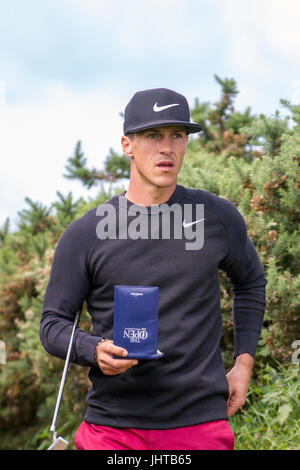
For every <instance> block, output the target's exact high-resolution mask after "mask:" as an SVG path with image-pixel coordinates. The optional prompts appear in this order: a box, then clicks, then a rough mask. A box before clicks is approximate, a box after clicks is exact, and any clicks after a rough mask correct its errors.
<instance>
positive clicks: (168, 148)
mask: <svg viewBox="0 0 300 470" xmlns="http://www.w3.org/2000/svg"><path fill="white" fill-rule="evenodd" d="M172 151H173V146H172V141H171V138H170V137H168V136H166V137H164V138H163V139H162V140H161V145H160V153H164V154H165V155H169V154H170V153H172Z"/></svg>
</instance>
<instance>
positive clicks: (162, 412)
mask: <svg viewBox="0 0 300 470" xmlns="http://www.w3.org/2000/svg"><path fill="white" fill-rule="evenodd" d="M200 130H201V126H200V125H198V124H195V123H191V122H190V114H189V107H188V103H187V101H186V99H185V97H184V96H182V95H181V94H178V93H176V92H174V91H172V90H168V89H153V90H144V91H140V92H137V93H136V94H135V95H134V96H133V98H132V99H131V100H130V102H129V103H128V105H127V107H126V110H125V121H124V135H123V137H122V146H123V151H124V154H125V155H126V156H127V157H129V158H130V159H131V173H130V182H129V187H128V190H127V192H125V193H123V194H121V195H120V196H115V197H113V198H112V199H111V201H109V203H108V204H106V205H100V206H99V207H98V208H97V209H96V208H95V209H93V210H91V211H89V212H88V213H87V214H86V215H84V216H83V217H81V218H80V219H79V220H76V221H75V222H73V223H72V224H71V225H70V226H69V227H68V228H67V229H66V231H65V232H64V234H63V235H62V237H61V239H60V241H59V243H58V245H57V248H56V251H55V256H54V260H53V265H52V269H51V275H50V280H49V284H48V287H47V290H46V294H45V301H44V309H43V314H42V319H41V341H42V343H43V345H44V347H45V349H46V350H47V351H48V352H49V353H50V354H53V355H55V356H58V357H61V358H65V356H66V350H67V347H68V342H69V338H70V334H71V329H72V324H73V320H74V315H75V312H76V311H77V310H78V309H80V308H81V305H82V303H83V301H84V300H86V302H87V308H88V312H89V313H90V315H91V317H92V324H93V332H92V334H88V333H87V332H84V331H83V330H81V329H80V328H77V330H76V334H75V341H74V347H73V352H72V356H71V360H72V361H73V362H74V363H77V364H80V365H83V366H88V367H90V372H89V378H90V380H91V382H92V387H91V389H90V390H89V392H88V395H87V403H88V407H87V411H86V413H85V416H84V420H83V422H82V424H81V425H80V426H79V428H78V430H77V432H76V435H75V444H76V447H77V448H78V449H103V450H104V449H106V450H109V449H114V450H118V449H132V450H133V449H138V450H143V449H156V450H162V449H164V450H175V449H187V450H193V449H220V450H221V449H233V445H234V439H233V435H232V432H231V429H230V427H229V425H228V418H229V417H230V416H231V415H232V414H234V413H235V412H236V411H237V410H238V409H239V408H240V407H241V406H242V405H243V404H244V402H245V400H246V394H247V391H248V387H249V381H250V375H251V369H252V366H253V362H254V358H255V352H256V348H257V342H258V338H259V335H260V331H261V328H262V321H263V316H264V310H265V285H266V279H265V274H264V269H263V267H262V264H261V263H260V261H259V258H258V256H257V253H256V251H255V248H254V246H253V244H252V242H251V241H250V239H249V237H248V236H247V230H246V226H245V222H244V220H243V218H242V216H241V215H240V213H239V212H238V210H237V209H236V208H235V206H234V205H233V204H232V203H231V202H229V201H227V200H225V199H223V198H220V197H218V196H216V195H214V194H212V193H210V192H208V191H203V190H192V189H188V188H184V187H182V186H180V185H178V184H177V176H178V173H179V171H180V168H181V166H182V162H183V158H184V155H185V152H186V147H187V142H188V135H189V134H190V133H195V132H199V131H200ZM124 202H125V204H124ZM104 208H105V210H103V209H104ZM110 208H111V209H112V210H110ZM153 208H156V209H158V211H156V214H159V215H158V216H159V222H160V225H159V226H157V225H156V226H155V228H154V229H153V227H151V222H152V215H153V212H152V209H153ZM133 209H135V210H136V209H139V210H140V211H141V213H143V217H144V218H143V217H141V219H139V224H135V225H132V224H133V221H134V214H135V213H136V212H137V210H136V212H134V210H133ZM107 214H108V216H107ZM178 214H179V217H178ZM105 217H106V218H105ZM155 220H156V221H157V220H158V219H155ZM124 221H125V222H124ZM166 221H168V222H170V221H171V222H170V225H169V226H168V227H167V228H168V230H166V229H165V227H163V226H162V225H163V223H165V222H166ZM149 222H150V223H149ZM130 224H131V225H130ZM137 225H140V227H139V230H140V232H138V230H137ZM104 226H106V232H105V230H104V228H103V227H104ZM132 227H135V228H136V231H135V233H134V234H133V231H132ZM145 227H146V229H145ZM157 227H158V228H157ZM127 229H128V230H127ZM130 230H131V231H130ZM218 269H222V270H223V271H225V272H226V274H227V276H228V278H229V280H230V282H231V284H232V288H233V293H234V307H233V319H234V333H235V345H234V346H235V347H234V358H235V365H234V367H233V368H232V369H231V370H230V371H229V373H228V374H227V376H226V375H225V370H224V364H223V360H222V355H221V351H220V340H221V336H222V319H221V309H220V291H219V284H218ZM115 285H128V286H158V287H159V317H158V344H159V348H160V349H161V350H162V351H163V353H164V356H163V357H162V358H160V359H157V360H139V361H137V360H136V359H126V354H127V351H126V350H124V349H123V348H121V347H119V346H118V345H115V344H113V340H112V338H113V313H114V298H113V297H114V286H115ZM115 355H117V356H123V358H120V359H118V358H116V357H115Z"/></svg>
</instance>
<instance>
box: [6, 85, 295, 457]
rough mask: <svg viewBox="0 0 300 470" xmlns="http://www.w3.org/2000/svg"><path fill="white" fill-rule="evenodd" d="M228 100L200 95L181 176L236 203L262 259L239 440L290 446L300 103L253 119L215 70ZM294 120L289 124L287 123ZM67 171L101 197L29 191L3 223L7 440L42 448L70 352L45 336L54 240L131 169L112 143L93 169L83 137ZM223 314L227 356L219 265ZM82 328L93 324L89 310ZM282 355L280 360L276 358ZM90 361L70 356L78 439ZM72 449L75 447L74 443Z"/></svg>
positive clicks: (62, 428) (62, 417)
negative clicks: (257, 325) (42, 327)
mask: <svg viewBox="0 0 300 470" xmlns="http://www.w3.org/2000/svg"><path fill="white" fill-rule="evenodd" d="M215 79H216V80H217V82H218V83H219V85H220V87H221V97H220V100H219V101H217V102H216V103H215V104H214V105H210V103H200V102H199V100H196V103H195V107H194V109H193V110H192V115H193V119H194V120H195V121H197V122H200V123H201V124H202V125H203V133H202V134H200V136H199V137H198V138H191V139H190V141H189V145H188V151H187V155H186V157H185V160H184V163H183V166H182V171H181V173H180V176H179V181H178V182H179V183H180V184H183V185H185V186H188V187H191V188H201V189H204V190H207V191H211V192H213V193H215V194H217V195H218V196H220V197H223V198H227V199H229V200H231V201H232V202H233V203H234V204H235V205H236V207H237V208H238V209H239V210H240V212H241V213H242V215H243V217H244V219H245V221H246V224H247V229H248V234H249V236H250V238H251V239H252V241H253V243H254V245H255V247H256V248H257V251H258V254H259V256H260V259H261V261H262V263H263V265H264V267H265V270H266V274H267V279H268V285H267V307H266V315H265V321H264V325H263V330H262V334H261V338H260V341H259V345H258V350H257V357H256V363H255V367H254V371H253V378H252V382H251V386H250V390H249V394H248V399H247V403H246V405H245V406H244V407H243V409H242V410H240V411H239V412H238V413H237V414H236V415H234V416H233V417H232V418H231V419H230V424H231V426H232V428H233V431H234V434H235V435H236V448H239V449H283V448H286V449H294V448H298V449H299V447H300V444H299V435H300V433H299V430H300V429H299V428H300V422H299V400H300V395H299V379H298V377H299V365H297V364H293V363H292V355H293V353H294V352H295V351H294V349H293V346H292V344H293V342H294V341H295V340H300V321H299V316H300V294H299V293H300V267H299V259H300V245H299V239H300V233H299V232H300V228H299V219H300V217H299V207H300V205H299V202H300V201H299V189H300V165H299V161H300V150H299V149H300V133H299V125H300V119H299V116H300V107H299V106H295V105H293V106H292V105H291V104H290V103H289V102H288V101H284V100H281V104H282V106H284V107H285V108H286V109H287V110H288V111H289V112H290V117H289V119H288V118H284V119H283V118H281V117H280V115H279V113H275V115H274V116H273V117H271V118H270V117H266V116H264V115H261V116H259V117H256V116H252V115H251V110H250V107H248V108H247V109H246V111H245V112H239V111H237V110H235V109H234V99H235V97H236V96H237V93H238V90H237V86H236V82H235V81H234V80H233V79H225V80H222V79H220V78H219V77H217V76H216V77H215ZM291 122H293V123H294V127H292V126H291V124H290V123H291ZM66 169H67V172H68V175H66V176H67V177H68V178H71V179H75V178H77V179H79V180H80V181H81V182H82V184H83V185H84V186H85V187H86V188H90V187H91V186H92V185H94V184H95V183H96V182H100V183H101V184H102V186H100V191H99V193H98V195H97V197H96V198H87V199H86V200H84V199H83V198H80V199H79V200H77V201H75V200H73V196H72V194H71V193H69V194H67V195H63V194H62V193H60V192H57V200H56V201H55V202H54V203H53V204H52V205H50V207H46V206H44V205H42V204H40V203H39V202H34V201H32V200H31V199H29V198H27V199H26V204H27V208H26V209H24V210H23V211H20V213H19V222H18V227H17V230H16V231H15V232H14V233H11V232H10V230H9V219H7V220H6V222H5V223H4V225H3V226H2V227H1V228H0V339H1V340H4V341H5V346H6V356H7V357H6V364H3V365H0V447H1V448H2V449H21V448H22V449H45V448H47V447H48V446H49V444H50V441H51V436H50V432H49V428H50V424H51V420H52V416H53V411H54V406H55V401H56V397H57V392H58V386H59V382H60V377H61V373H62V368H63V361H61V360H60V359H57V358H54V357H52V356H49V355H48V354H47V353H46V352H45V350H44V349H43V347H42V346H41V343H40V340H39V322H40V315H41V311H42V303H43V297H44V293H45V289H46V286H47V283H48V279H49V274H50V266H51V262H52V258H53V254H54V250H55V246H56V243H57V241H58V239H59V237H60V236H61V234H62V232H63V231H64V230H65V228H66V226H67V225H68V224H69V223H71V222H72V221H73V220H75V219H77V218H79V217H81V216H82V215H83V214H85V213H86V212H87V211H88V210H90V209H91V208H93V207H96V206H97V205H99V204H101V203H103V202H105V201H107V200H109V199H110V198H111V197H112V196H113V195H114V194H117V193H120V192H122V191H123V190H124V188H122V187H116V185H115V183H114V185H110V187H109V188H108V189H107V187H106V186H107V185H105V187H104V182H107V181H111V182H119V181H120V179H121V180H122V179H123V178H127V177H128V175H129V161H128V160H127V159H125V158H124V157H123V156H121V155H118V154H117V153H115V152H114V151H113V150H112V149H111V150H110V154H109V155H108V157H107V159H106V160H105V163H104V169H103V170H101V171H99V170H97V169H95V168H93V169H91V170H90V169H88V168H87V159H86V158H85V156H84V154H83V152H82V149H81V142H80V141H79V142H78V143H77V145H76V148H75V151H74V154H73V156H72V157H70V158H69V159H68V164H67V165H66ZM219 281H220V292H221V307H222V312H223V337H222V343H221V346H222V352H223V357H224V361H225V366H226V369H229V368H230V367H231V365H232V362H233V359H232V352H233V323H232V293H231V287H230V285H229V283H228V280H227V278H226V276H225V274H224V273H223V272H222V271H220V272H219ZM80 326H81V328H83V329H84V330H86V331H90V328H91V324H90V318H89V315H88V314H87V312H86V310H84V311H83V315H82V318H81V324H80ZM279 364H281V366H280V365H279ZM87 373H88V370H87V368H83V367H79V366H75V365H71V367H70V370H69V374H68V380H67V383H66V387H65V390H64V399H63V403H62V406H61V409H60V414H59V420H58V423H57V424H58V432H62V433H63V434H64V436H65V437H66V438H67V439H68V440H69V441H70V442H71V443H72V442H73V438H74V433H75V430H76V428H77V427H78V425H79V424H80V422H81V421H82V416H83V413H84V408H85V395H86V392H87V390H88V388H89V386H90V383H89V380H88V375H87ZM70 448H74V445H73V444H72V445H71V446H70Z"/></svg>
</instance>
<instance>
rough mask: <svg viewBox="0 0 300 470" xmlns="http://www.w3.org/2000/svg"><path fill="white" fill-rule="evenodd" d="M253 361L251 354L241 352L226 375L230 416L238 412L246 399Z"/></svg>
mask: <svg viewBox="0 0 300 470" xmlns="http://www.w3.org/2000/svg"><path fill="white" fill-rule="evenodd" d="M253 363H254V359H253V357H252V356H250V354H240V355H239V356H237V358H236V361H235V365H234V366H233V368H232V369H231V370H230V371H229V372H228V374H227V375H226V377H227V381H228V385H229V398H228V401H227V413H228V417H230V416H232V415H233V414H234V413H236V412H237V411H238V410H239V409H240V408H241V407H242V406H243V405H244V403H245V401H246V397H247V392H248V389H249V383H250V377H251V371H252V367H253Z"/></svg>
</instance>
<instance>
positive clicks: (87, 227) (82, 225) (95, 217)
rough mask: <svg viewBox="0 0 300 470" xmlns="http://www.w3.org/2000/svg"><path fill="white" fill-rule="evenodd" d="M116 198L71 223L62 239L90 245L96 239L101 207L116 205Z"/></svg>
mask: <svg viewBox="0 0 300 470" xmlns="http://www.w3.org/2000/svg"><path fill="white" fill-rule="evenodd" d="M115 199H116V198H115V197H113V198H112V199H110V200H108V201H105V202H103V203H101V204H99V205H98V206H95V207H93V208H92V209H90V210H88V211H87V212H85V213H84V214H83V215H82V216H80V217H78V218H77V219H75V220H74V221H73V222H71V223H70V224H69V225H68V226H67V227H66V229H65V231H64V232H63V234H62V238H65V239H66V238H69V239H70V238H71V239H72V240H74V239H78V240H80V241H81V242H82V243H85V242H86V243H89V242H90V241H91V240H92V239H93V238H95V237H96V235H97V232H96V229H97V224H98V222H99V220H100V219H101V217H100V216H99V207H101V206H103V205H105V204H114V201H115Z"/></svg>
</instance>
